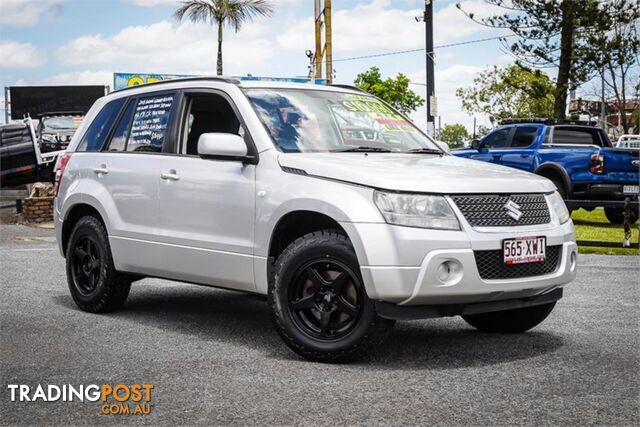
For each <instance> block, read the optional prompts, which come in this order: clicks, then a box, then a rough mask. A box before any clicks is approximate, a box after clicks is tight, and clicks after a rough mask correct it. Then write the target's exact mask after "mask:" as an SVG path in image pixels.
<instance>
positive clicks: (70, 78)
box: [41, 70, 113, 86]
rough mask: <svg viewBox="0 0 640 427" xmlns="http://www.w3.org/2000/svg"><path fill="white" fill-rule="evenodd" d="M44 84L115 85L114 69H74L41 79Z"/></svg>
mask: <svg viewBox="0 0 640 427" xmlns="http://www.w3.org/2000/svg"><path fill="white" fill-rule="evenodd" d="M41 84H43V85H108V86H112V85H113V71H110V70H100V71H91V70H85V71H73V72H68V73H61V74H56V75H53V76H49V77H47V78H45V79H43V80H42V81H41Z"/></svg>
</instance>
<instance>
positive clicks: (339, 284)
mask: <svg viewBox="0 0 640 427" xmlns="http://www.w3.org/2000/svg"><path fill="white" fill-rule="evenodd" d="M348 281H349V274H347V272H346V271H343V272H341V273H340V274H338V276H337V277H336V278H335V279H333V282H332V283H331V286H333V289H334V291H335V293H336V294H338V295H340V293H341V292H342V289H343V288H344V285H345V284H346V283H347V282H348Z"/></svg>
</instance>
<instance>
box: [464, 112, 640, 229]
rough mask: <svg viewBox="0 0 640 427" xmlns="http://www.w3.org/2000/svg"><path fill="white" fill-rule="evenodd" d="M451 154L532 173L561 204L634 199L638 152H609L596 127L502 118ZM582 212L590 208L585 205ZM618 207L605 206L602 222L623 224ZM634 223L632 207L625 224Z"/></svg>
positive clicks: (639, 163) (609, 146) (603, 135)
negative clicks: (550, 186)
mask: <svg viewBox="0 0 640 427" xmlns="http://www.w3.org/2000/svg"><path fill="white" fill-rule="evenodd" d="M452 154H454V155H456V156H458V157H464V158H469V159H474V160H481V161H485V162H490V163H494V164H499V165H503V166H509V167H512V168H516V169H520V170H524V171H527V172H533V173H536V174H538V175H541V176H544V177H546V178H548V179H550V180H551V181H553V183H554V184H555V186H556V188H557V189H558V192H560V194H561V195H562V196H563V198H564V199H565V200H572V199H573V200H587V201H593V200H607V201H608V200H613V201H623V200H625V198H627V197H629V198H630V199H631V200H633V201H637V200H638V193H639V192H640V188H639V186H638V179H639V174H638V168H639V166H640V150H638V149H622V148H614V147H613V146H612V144H611V141H610V140H609V138H608V136H607V134H606V133H605V132H604V131H603V130H602V129H600V128H597V127H594V126H585V125H579V124H573V123H568V122H559V121H553V120H525V119H522V120H520V119H517V120H515V119H514V120H505V121H503V125H502V126H500V127H499V128H497V129H495V130H493V131H492V132H490V133H489V134H487V135H485V136H484V137H483V138H481V139H480V140H474V141H473V142H472V144H471V147H468V148H461V149H457V150H452ZM585 209H593V208H592V207H589V206H585ZM623 213H624V208H621V207H605V214H606V216H607V219H608V220H609V221H610V222H611V223H614V224H622V223H623V222H624V215H623ZM637 220H638V208H637V204H636V205H635V206H633V207H632V208H631V218H630V222H631V223H634V222H636V221H637Z"/></svg>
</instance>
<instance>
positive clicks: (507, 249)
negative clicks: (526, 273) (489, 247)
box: [502, 237, 547, 265]
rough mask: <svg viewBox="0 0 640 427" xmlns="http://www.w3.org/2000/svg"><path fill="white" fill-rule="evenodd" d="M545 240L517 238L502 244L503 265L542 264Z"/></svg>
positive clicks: (540, 238) (539, 238) (543, 238)
mask: <svg viewBox="0 0 640 427" xmlns="http://www.w3.org/2000/svg"><path fill="white" fill-rule="evenodd" d="M546 246H547V239H546V238H545V237H518V238H516V239H507V240H504V241H503V242H502V252H503V255H504V263H505V264H508V265H511V264H525V263H529V262H544V257H545V250H546Z"/></svg>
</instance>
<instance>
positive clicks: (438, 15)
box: [0, 0, 513, 131]
mask: <svg viewBox="0 0 640 427" xmlns="http://www.w3.org/2000/svg"><path fill="white" fill-rule="evenodd" d="M458 1H460V3H461V4H462V6H463V8H464V9H465V10H468V11H471V12H474V13H475V16H476V17H483V16H490V15H493V14H495V13H496V12H499V9H497V8H495V7H491V6H489V5H487V4H486V3H485V2H484V1H483V0H455V1H454V0H434V44H435V45H436V46H441V45H446V44H451V43H459V42H467V41H473V40H478V39H483V38H489V37H496V36H500V35H504V34H506V33H505V32H504V30H495V29H490V28H486V27H483V26H481V25H478V24H475V23H473V22H472V21H471V20H469V18H467V17H466V16H465V15H464V14H463V13H462V12H461V11H460V10H458V9H457V8H456V2H458ZM272 3H273V4H274V5H275V10H276V11H275V13H274V15H273V16H272V17H270V18H259V19H257V20H255V21H253V22H250V23H247V24H245V25H244V26H243V27H242V28H241V30H240V31H239V32H238V33H235V32H234V31H233V30H232V29H230V28H227V29H225V36H224V44H223V56H224V66H225V70H224V71H225V75H236V76H238V75H246V74H252V75H254V76H279V77H295V76H306V75H307V71H308V69H307V67H308V65H309V60H308V58H307V57H306V56H305V50H307V49H311V50H313V46H314V27H313V3H314V2H313V0H272ZM177 4H178V1H176V0H0V73H1V75H0V80H1V84H2V86H3V88H4V86H12V85H48V84H50V85H58V84H61V85H63V84H104V85H110V86H113V73H114V72H132V73H138V72H139V73H167V74H214V73H215V60H216V32H215V30H214V28H213V27H212V26H210V25H206V24H193V23H190V22H188V21H185V22H178V21H176V20H175V19H173V17H172V13H173V10H174V9H175V8H176V5H177ZM332 4H333V58H334V61H335V62H334V69H335V80H334V82H335V83H342V84H352V83H353V80H354V78H355V76H356V75H357V74H358V73H359V72H362V71H365V70H367V69H368V68H370V67H372V66H377V67H379V68H380V70H381V72H382V74H383V76H385V77H386V76H395V75H396V74H398V73H404V74H405V75H407V76H408V77H409V78H410V79H411V81H412V82H415V84H413V85H412V86H411V88H412V90H414V91H415V92H416V93H418V94H420V95H421V96H423V97H424V96H425V92H426V88H425V86H424V85H421V84H420V83H422V84H424V82H425V79H426V77H425V54H424V51H420V52H411V53H405V54H400V55H391V56H383V57H376V58H367V59H356V60H348V59H349V58H353V57H357V56H364V55H372V54H380V53H387V52H394V51H401V50H408V49H419V48H424V43H425V30H424V23H422V22H416V20H415V19H414V18H415V17H417V16H421V15H422V12H421V10H422V9H423V7H424V6H423V4H424V2H423V0H333V3H332ZM343 59H347V60H343ZM512 62H513V58H512V57H511V56H510V55H509V54H507V53H506V52H504V51H503V50H502V49H501V46H500V43H499V42H498V41H497V40H493V41H485V42H480V43H472V44H466V45H462V46H455V47H442V48H438V49H436V50H435V88H436V96H437V98H438V113H439V115H440V118H441V123H442V125H444V124H447V123H462V124H464V125H465V126H466V127H467V128H468V130H469V131H472V127H473V117H471V116H469V115H468V114H467V113H465V112H464V111H463V110H462V108H461V106H460V102H459V100H458V99H457V98H456V96H455V90H456V89H457V88H459V87H464V86H469V85H471V83H472V80H473V77H474V76H475V75H476V74H477V73H478V72H480V71H482V70H484V69H486V68H488V67H490V66H493V65H500V66H502V65H507V64H510V63H512ZM2 93H4V89H3V91H2ZM2 108H4V103H3V105H2ZM425 115H426V112H425V108H424V107H423V108H421V109H420V110H418V111H417V112H416V113H414V114H413V115H412V119H413V120H414V121H415V123H416V124H417V125H419V126H420V127H423V128H424V126H425V121H426V118H425ZM3 119H4V114H2V119H0V120H3ZM477 119H478V124H487V123H488V120H487V118H486V117H482V116H477Z"/></svg>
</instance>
